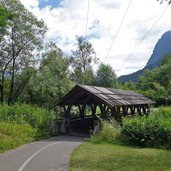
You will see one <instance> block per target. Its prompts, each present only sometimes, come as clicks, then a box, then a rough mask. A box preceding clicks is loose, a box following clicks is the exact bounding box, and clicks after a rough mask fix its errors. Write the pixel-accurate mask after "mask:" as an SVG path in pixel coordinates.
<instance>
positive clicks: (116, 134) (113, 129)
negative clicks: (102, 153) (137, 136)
mask: <svg viewBox="0 0 171 171" xmlns="http://www.w3.org/2000/svg"><path fill="white" fill-rule="evenodd" d="M120 130H121V128H120V126H119V125H118V124H117V123H116V121H115V120H111V121H110V122H109V121H101V130H100V131H99V132H97V133H96V134H93V135H92V136H91V139H90V141H91V142H95V143H100V142H107V143H116V142H118V141H119V138H120Z"/></svg>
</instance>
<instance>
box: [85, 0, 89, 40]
mask: <svg viewBox="0 0 171 171" xmlns="http://www.w3.org/2000/svg"><path fill="white" fill-rule="evenodd" d="M89 9H90V0H88V7H87V18H86V30H85V37H86V36H87V30H88V19H89Z"/></svg>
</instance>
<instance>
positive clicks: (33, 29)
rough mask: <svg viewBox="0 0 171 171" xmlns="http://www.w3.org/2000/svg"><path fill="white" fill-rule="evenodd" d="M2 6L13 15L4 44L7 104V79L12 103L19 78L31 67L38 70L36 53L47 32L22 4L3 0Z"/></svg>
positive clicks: (0, 61) (1, 61)
mask: <svg viewBox="0 0 171 171" xmlns="http://www.w3.org/2000/svg"><path fill="white" fill-rule="evenodd" d="M0 6H3V7H4V8H5V9H7V10H8V11H13V17H12V19H11V20H10V21H9V27H8V29H7V32H6V35H5V36H4V37H3V39H2V41H1V42H0V67H1V73H0V77H1V78H0V81H1V86H0V89H1V91H0V92H1V99H0V100H1V103H3V101H4V86H5V85H4V82H5V75H6V74H7V73H8V75H9V79H10V87H9V95H8V99H7V100H8V103H9V104H12V103H13V102H14V96H15V92H14V90H15V89H16V90H17V89H18V88H16V86H20V85H16V82H17V78H18V75H20V74H21V72H22V71H24V70H25V69H26V68H27V67H31V66H37V62H38V57H37V56H36V51H38V48H40V47H41V44H42V40H43V37H44V34H45V32H46V30H47V28H46V26H45V24H44V22H43V21H39V20H38V19H37V18H36V17H35V16H34V15H33V14H32V13H30V12H29V11H28V10H27V9H25V8H24V6H23V5H22V4H21V3H20V2H19V1H18V0H8V1H6V0H1V1H0Z"/></svg>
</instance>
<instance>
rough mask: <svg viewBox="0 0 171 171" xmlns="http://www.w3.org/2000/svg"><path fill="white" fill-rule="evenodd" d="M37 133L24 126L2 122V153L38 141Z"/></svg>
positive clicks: (0, 136)
mask: <svg viewBox="0 0 171 171" xmlns="http://www.w3.org/2000/svg"><path fill="white" fill-rule="evenodd" d="M36 135H37V131H36V129H34V128H32V127H31V126H29V125H27V124H24V125H18V124H12V123H7V122H0V153H2V152H4V151H6V150H9V149H13V148H16V147H18V146H20V145H22V144H25V143H28V142H31V141H33V140H35V139H36Z"/></svg>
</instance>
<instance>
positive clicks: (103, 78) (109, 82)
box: [96, 63, 118, 88]
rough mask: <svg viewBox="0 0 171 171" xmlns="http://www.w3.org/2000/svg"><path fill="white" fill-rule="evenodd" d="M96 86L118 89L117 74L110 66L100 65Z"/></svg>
mask: <svg viewBox="0 0 171 171" xmlns="http://www.w3.org/2000/svg"><path fill="white" fill-rule="evenodd" d="M96 84H97V85H98V86H101V87H115V88H116V87H118V80H117V78H116V74H115V72H114V70H113V69H112V67H111V66H110V65H105V64H103V63H101V64H100V66H99V68H98V70H97V76H96Z"/></svg>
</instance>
